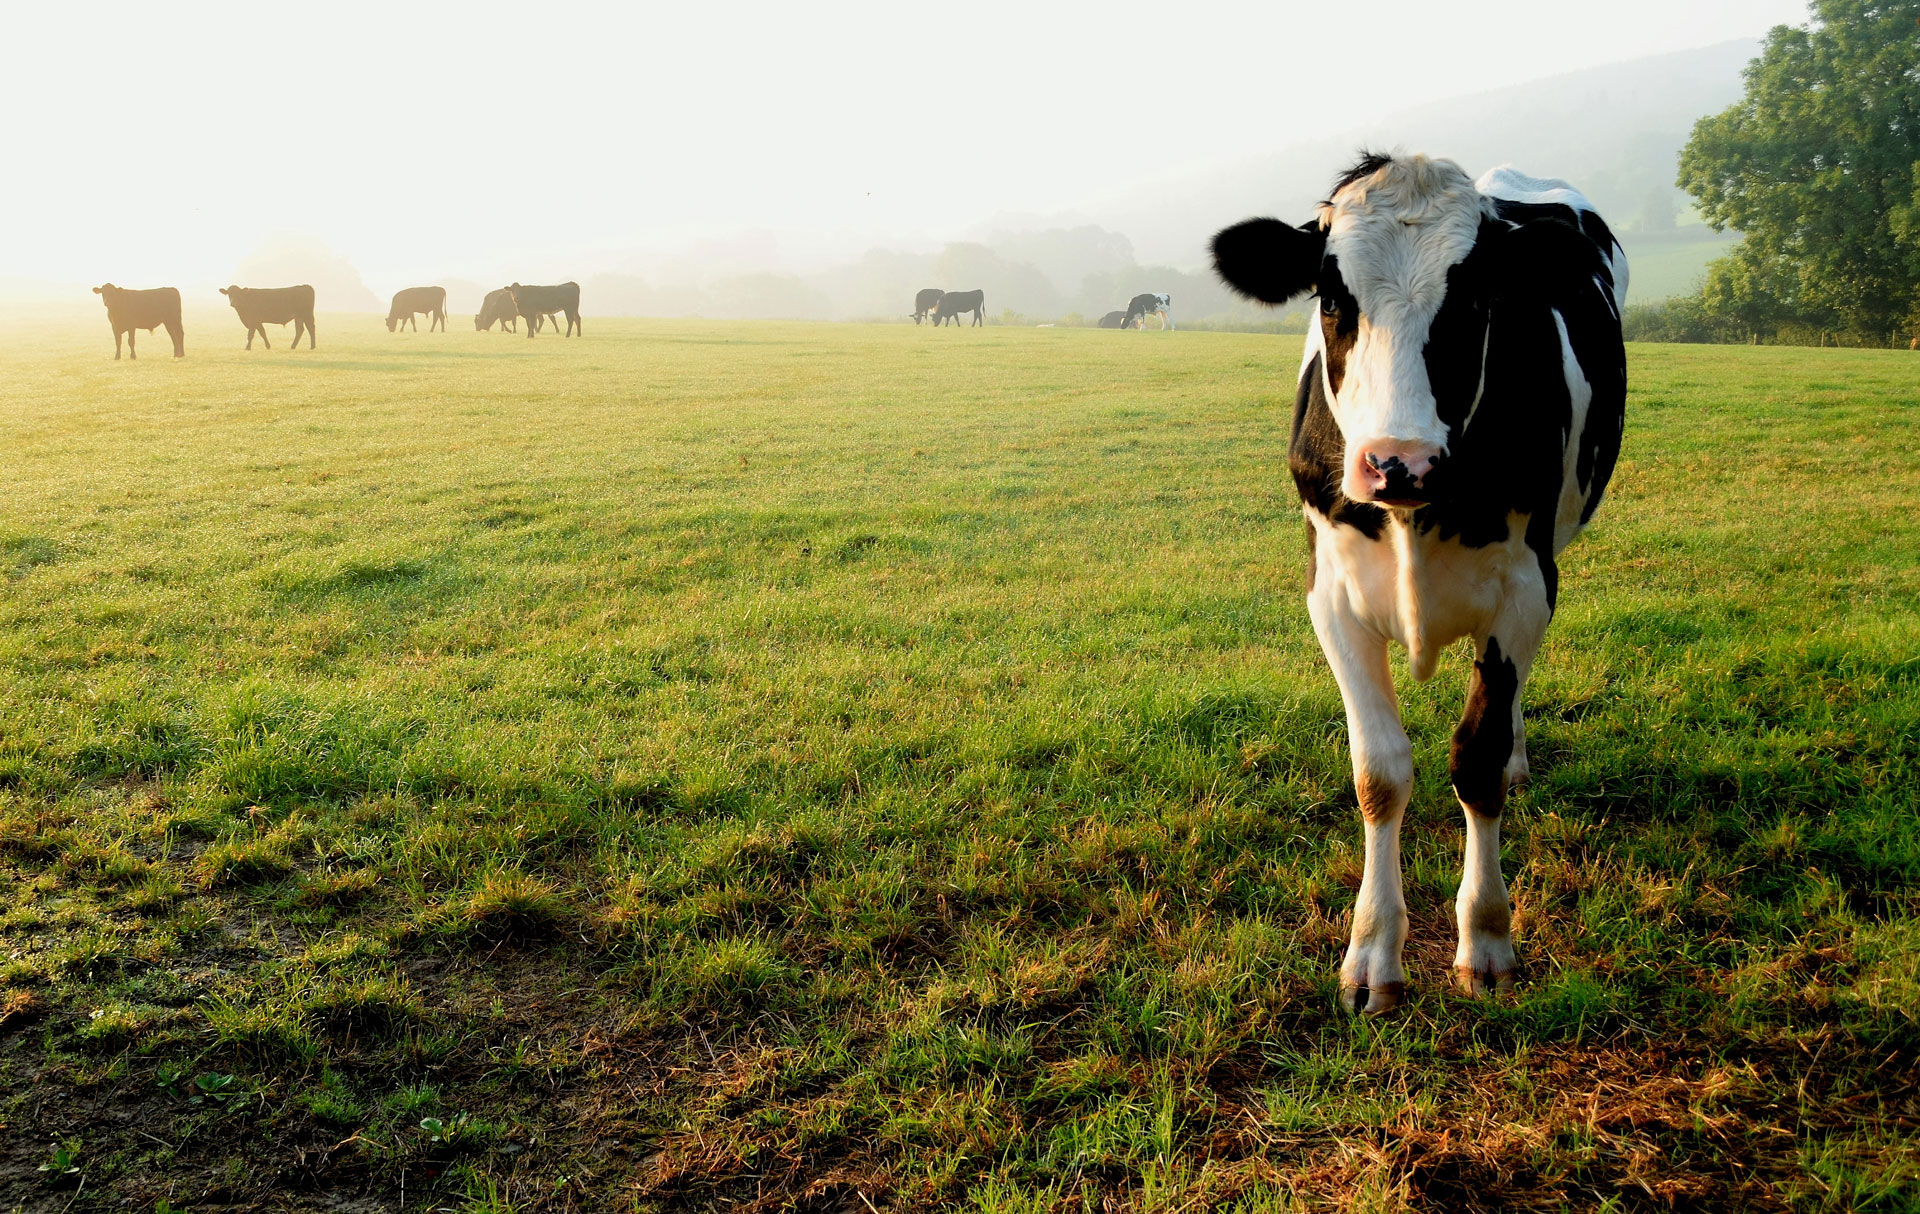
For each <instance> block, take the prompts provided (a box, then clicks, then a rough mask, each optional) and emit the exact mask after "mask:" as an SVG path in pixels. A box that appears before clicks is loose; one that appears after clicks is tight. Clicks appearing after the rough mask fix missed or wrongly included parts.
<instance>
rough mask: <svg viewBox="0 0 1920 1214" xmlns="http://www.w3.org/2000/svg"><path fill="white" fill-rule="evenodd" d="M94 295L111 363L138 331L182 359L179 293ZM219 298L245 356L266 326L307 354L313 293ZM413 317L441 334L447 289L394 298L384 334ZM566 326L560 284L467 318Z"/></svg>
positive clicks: (517, 294) (131, 354)
mask: <svg viewBox="0 0 1920 1214" xmlns="http://www.w3.org/2000/svg"><path fill="white" fill-rule="evenodd" d="M93 293H94V294H95V295H98V296H99V297H100V300H101V302H102V303H104V304H106V305H107V323H108V324H109V325H110V326H112V328H113V356H114V357H115V358H119V357H120V343H121V339H122V338H123V337H124V338H125V339H126V347H127V357H128V358H138V357H139V355H138V354H137V353H135V351H134V344H133V339H134V334H135V332H136V331H138V330H141V329H144V330H146V331H147V332H149V333H151V332H153V331H154V330H155V329H165V330H166V331H167V336H168V337H171V338H172V339H173V356H174V357H175V358H185V357H186V355H187V340H186V331H185V329H183V328H182V327H181V324H180V292H179V290H177V289H176V288H174V287H154V288H153V289H151V290H146V291H133V290H129V289H127V288H126V287H116V286H114V285H113V284H112V283H107V284H105V285H104V286H98V287H95V288H94V289H93ZM220 294H222V295H224V296H226V297H227V302H228V303H230V304H232V305H233V310H234V313H235V314H236V315H238V316H239V317H240V323H241V324H243V325H245V326H246V329H247V349H249V350H251V349H253V338H254V334H256V333H257V334H259V335H260V344H261V345H263V346H266V348H267V349H269V350H271V349H273V345H272V343H270V342H268V341H267V330H266V326H267V325H292V326H293V348H294V349H296V350H297V349H299V348H300V337H301V335H302V334H303V333H304V334H305V335H306V338H307V349H309V350H311V349H313V348H314V328H313V288H312V287H310V286H308V285H306V284H304V283H303V284H301V285H300V286H297V287H240V286H231V287H221V288H220ZM420 316H425V317H426V318H427V331H428V332H429V333H431V332H432V331H433V329H434V326H436V325H438V326H439V328H440V331H441V332H443V333H444V332H445V331H446V328H447V289H446V288H445V287H408V288H407V289H405V290H404V291H400V292H399V293H397V294H395V295H394V297H393V305H392V307H390V308H388V309H387V332H389V333H391V332H393V331H394V330H396V329H399V328H400V327H401V326H403V325H411V326H413V329H414V331H415V332H418V331H419V329H420V322H419V320H418V319H417V318H418V317H420ZM558 316H565V317H566V318H567V328H566V335H567V336H568V337H572V336H573V335H574V334H576V333H583V332H585V330H584V329H583V328H582V327H581V324H580V284H579V283H577V282H563V283H560V284H559V285H557V286H550V287H528V286H522V285H521V284H519V283H517V282H516V283H513V284H512V285H510V286H505V287H501V288H500V289H499V290H498V291H489V292H488V293H487V298H486V300H485V302H483V303H482V304H481V305H480V314H479V315H478V316H476V317H474V318H473V327H474V328H476V329H488V330H490V329H492V328H493V326H494V325H495V324H496V323H498V324H499V326H500V331H501V332H503V333H504V332H508V331H513V332H518V331H519V327H518V325H517V323H516V321H517V320H521V319H524V320H525V321H526V322H527V336H528V337H532V336H533V335H534V334H535V333H538V332H539V331H540V329H541V327H542V324H543V322H551V323H552V324H553V325H554V327H556V328H558V327H559V322H558V321H557V320H556V319H555V318H556V317H558Z"/></svg>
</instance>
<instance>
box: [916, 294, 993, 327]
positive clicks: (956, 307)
mask: <svg viewBox="0 0 1920 1214" xmlns="http://www.w3.org/2000/svg"><path fill="white" fill-rule="evenodd" d="M967 312H971V313H973V323H974V324H975V325H983V324H985V323H987V293H986V292H985V291H942V292H941V293H940V298H939V299H937V300H935V301H934V304H933V307H932V308H931V309H929V310H928V312H927V315H929V316H931V317H932V318H933V323H934V324H935V325H940V324H943V323H945V322H946V321H949V320H951V321H952V322H953V323H954V324H956V325H957V324H959V323H960V317H961V315H962V314H963V313H967Z"/></svg>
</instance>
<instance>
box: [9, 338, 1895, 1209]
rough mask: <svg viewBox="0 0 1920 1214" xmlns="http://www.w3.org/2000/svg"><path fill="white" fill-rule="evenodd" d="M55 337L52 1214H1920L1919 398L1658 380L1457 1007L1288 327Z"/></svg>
mask: <svg viewBox="0 0 1920 1214" xmlns="http://www.w3.org/2000/svg"><path fill="white" fill-rule="evenodd" d="M453 319H454V321H455V325H454V330H453V331H452V332H450V333H447V334H437V333H436V334H431V335H429V334H427V333H419V334H412V333H407V334H401V335H390V334H388V333H387V332H386V331H385V329H384V328H383V326H382V325H381V322H380V320H379V319H378V318H377V317H352V316H326V315H323V316H322V317H321V318H320V324H319V339H320V349H319V350H318V351H317V352H312V353H310V352H308V351H306V350H304V349H302V350H300V351H298V352H289V351H287V350H286V349H285V348H284V342H283V341H281V340H279V337H278V335H279V334H280V333H281V332H282V331H281V330H272V331H271V332H272V333H273V334H274V335H275V343H274V344H275V348H274V349H273V350H272V351H271V352H267V351H263V350H260V349H258V348H256V349H255V350H254V351H253V352H252V353H251V354H247V353H244V352H243V351H242V350H241V349H240V345H241V342H242V336H241V334H240V331H239V326H238V324H237V322H235V321H234V320H233V319H232V317H231V315H228V314H221V313H212V312H209V313H207V314H204V315H198V314H196V315H194V316H192V317H190V318H189V330H188V334H187V349H188V357H187V358H186V359H185V360H184V361H180V362H175V361H173V360H172V359H170V358H167V357H163V355H164V354H165V353H166V350H167V346H166V342H165V340H164V337H163V336H161V335H155V336H153V337H147V336H144V335H143V338H142V344H141V348H142V351H143V355H144V356H143V357H142V358H141V359H140V360H139V361H138V362H119V363H116V362H114V361H112V358H111V335H110V333H109V332H108V331H107V325H106V322H105V319H104V317H103V316H102V317H95V318H93V319H91V320H87V321H84V322H80V321H76V322H73V323H68V322H65V321H61V322H58V323H54V322H45V323H38V324H36V323H32V322H25V323H18V324H12V325H10V326H9V328H8V338H7V341H6V342H5V344H4V345H0V890H4V894H3V895H0V899H3V900H0V1210H7V1209H12V1210H22V1211H42V1210H44V1211H66V1210H69V1209H70V1210H73V1211H75V1212H76V1214H77V1212H80V1211H88V1210H134V1211H141V1212H145V1211H167V1210H175V1211H191V1212H193V1214H206V1212H208V1211H225V1210H240V1209H269V1210H308V1209H325V1210H339V1211H346V1210H353V1211H361V1210H387V1209H398V1208H399V1207H400V1205H401V1204H402V1202H403V1201H404V1203H405V1207H406V1208H407V1209H416V1208H417V1209H421V1210H437V1209H451V1210H459V1211H494V1212H499V1211H507V1210H514V1211H563V1210H565V1211H621V1210H642V1211H669V1210H685V1209H708V1208H713V1209H721V1208H725V1209H742V1210H780V1209H800V1210H808V1211H862V1210H866V1211H872V1212H874V1214H879V1212H882V1211H910V1210H924V1209H933V1208H942V1209H960V1210H968V1209H971V1210H977V1211H980V1212H982V1214H1016V1212H1023V1214H1024V1212H1038V1211H1056V1210H1057V1211H1063V1212H1064V1211H1076V1212H1078V1211H1118V1210H1138V1211H1164V1212H1169V1214H1171V1212H1172V1211H1187V1210H1204V1209H1232V1210H1239V1211H1243V1212H1245V1214H1263V1212H1270V1211H1271V1212H1277V1211H1288V1210H1320V1209H1325V1210H1341V1211H1348V1210H1359V1211H1391V1210H1401V1209H1431V1210H1453V1209H1485V1210H1558V1209H1569V1208H1571V1209H1610V1210H1627V1209H1663V1210H1664V1209H1675V1208H1678V1209H1698V1210H1729V1209H1762V1210H1810V1211H1812V1210H1833V1211H1838V1210H1868V1209H1872V1210H1886V1211H1898V1210H1916V1209H1920V1148H1916V1135H1920V1072H1917V1071H1916V1068H1917V1067H1920V1022H1917V1020H1916V1017H1917V1016H1920V931H1917V930H1916V923H1917V921H1920V824H1917V823H1916V813H1915V803H1916V777H1920V523H1916V517H1917V515H1916V511H1915V509H1914V504H1915V502H1916V500H1920V458H1916V457H1915V454H1914V453H1915V452H1916V451H1920V356H1916V355H1910V354H1908V353H1907V352H1905V351H1900V352H1885V351H1878V352H1876V351H1840V350H1807V349H1787V348H1774V347H1767V348H1758V349H1754V348H1744V347H1741V348H1726V347H1682V346H1646V347H1638V348H1634V349H1633V350H1632V354H1631V357H1632V362H1633V369H1632V385H1633V388H1632V398H1631V402H1630V413H1629V421H1628V430H1627V439H1626V451H1625V454H1624V457H1623V459H1622V462H1621V465H1620V469H1619V472H1618V474H1617V475H1616V478H1615V482H1614V490H1613V492H1612V494H1611V495H1610V497H1609V500H1608V502H1607V505H1606V506H1605V508H1604V509H1603V510H1602V511H1601V513H1600V515H1599V516H1598V518H1597V520H1596V523H1595V526H1594V528H1593V529H1592V531H1591V532H1590V533H1589V534H1588V536H1587V537H1586V538H1585V539H1584V540H1582V541H1581V542H1580V543H1579V544H1578V545H1576V546H1575V547H1574V548H1573V549H1572V550H1570V551H1569V553H1568V554H1567V558H1566V561H1565V565H1564V576H1563V580H1562V583H1561V610H1560V614H1559V618H1558V620H1557V621H1556V622H1555V625H1554V627H1553V629H1552V631H1551V632H1550V633H1549V637H1548V641H1547V645H1546V648H1545V650H1544V653H1543V655H1542V658H1541V661H1540V664H1539V666H1538V667H1537V670H1536V675H1535V678H1534V680H1533V683H1532V686H1531V688H1530V693H1529V702H1528V720H1529V726H1528V728H1529V746H1530V752H1531V756H1532V761H1533V768H1534V773H1535V781H1536V782H1535V784H1534V785H1533V787H1532V788H1531V789H1530V790H1529V791H1527V792H1526V793H1524V794H1523V795H1521V796H1520V797H1518V798H1517V800H1516V802H1515V803H1514V805H1513V807H1512V811H1511V813H1510V815H1509V818H1508V824H1507V844H1506V861H1505V871H1506V873H1507V877H1508V881H1509V883H1510V885H1511V887H1512V890H1513V896H1514V901H1515V904H1516V909H1517V918H1516V925H1517V938H1518V944H1519V949H1520V955H1521V962H1522V966H1523V973H1522V981H1521V985H1520V987H1519V990H1518V991H1517V993H1516V994H1515V996H1514V997H1512V998H1511V999H1507V1000H1498V1001H1486V1002H1475V1001H1470V1000H1466V999H1462V998H1460V997H1457V996H1455V995H1454V994H1452V993H1451V992H1450V990H1449V987H1448V984H1447V980H1448V977H1449V975H1448V963H1449V959H1450V957H1451V953H1452V947H1453V940H1452V931H1453V928H1452V918H1451V898H1452V895H1453V892H1454V888H1455V882H1456V879H1457V873H1458V863H1459V858H1458V852H1459V846H1460V840H1461V830H1460V824H1459V810H1458V808H1457V806H1456V805H1455V804H1454V802H1453V800H1452V798H1451V796H1450V794H1449V792H1448V789H1447V784H1446V753H1447V742H1448V738H1449V735H1450V733H1451V730H1452V726H1453V722H1454V720H1455V719H1456V716H1457V714H1458V711H1459V709H1460V706H1461V701H1462V696H1463V690H1464V683H1465V676H1466V669H1467V664H1466V659H1465V656H1464V654H1456V655H1455V656H1454V657H1453V658H1451V659H1450V660H1448V661H1446V662H1445V663H1443V666H1442V671H1441V674H1440V675H1439V676H1438V677H1437V678H1436V679H1434V680H1433V681H1432V682H1431V683H1430V684H1427V685H1424V686H1413V685H1411V684H1410V683H1407V682H1406V681H1405V679H1404V666H1402V667H1400V671H1401V674H1402V676H1403V679H1402V681H1403V692H1404V707H1405V715H1406V718H1407V723H1408V727H1409V729H1410V731H1411V733H1412V735H1413V737H1414V745H1415V753H1416V763H1417V766H1418V770H1419V784H1418V788H1417V791H1416V793H1415V797H1414V802H1413V807H1412V809H1411V811H1410V824H1409V827H1408V830H1407V835H1406V839H1407V843H1406V846H1407V894H1408V899H1409V902H1410V905H1411V909H1412V918H1413V925H1414V928H1413V930H1414V935H1413V942H1412V944H1411V946H1410V949H1409V958H1408V968H1409V974H1410V977H1411V979H1412V982H1413V986H1412V988H1411V990H1410V997H1409V1003H1408V1006H1406V1007H1405V1008H1404V1009H1403V1010H1402V1011H1401V1012H1400V1013H1398V1014H1397V1015H1395V1016H1393V1017H1392V1018H1389V1019H1386V1020H1383V1021H1378V1022H1374V1021H1357V1020H1354V1019H1351V1018H1349V1017H1347V1016H1345V1015H1344V1014H1342V1013H1341V1012H1340V1010H1339V1008H1338V1004H1337V999H1336V993H1337V992H1336V985H1337V978H1336V970H1337V966H1338V964H1339V958H1340V955H1341V952H1342V949H1343V947H1344V942H1345V932H1346V925H1347V918H1348V913H1349V910H1350V907H1351V904H1352V899H1353V893H1354V890H1355V888H1356V887H1357V884H1358V880H1359V875H1360V852H1359V849H1358V841H1359V824H1358V820H1357V814H1356V811H1355V809H1354V804H1353V796H1352V787H1351V779H1350V776H1349V771H1348V766H1347V755H1346V744H1345V736H1344V734H1345V730H1344V725H1343V723H1342V719H1341V707H1340V700H1339V696H1338V693H1337V691H1336V689H1335V687H1334V685H1333V680H1332V678H1331V676H1330V675H1329V674H1328V672H1327V671H1326V669H1325V666H1324V664H1323V662H1322V660H1321V658H1320V655H1319V652H1318V649H1317V647H1316V645H1315V644H1314V641H1313V637H1312V634H1311V631H1310V629H1309V627H1308V624H1307V620H1306V614H1305V610H1304V606H1303V604H1302V600H1301V580H1302V579H1301V575H1302V565H1303V560H1304V544H1303V538H1302V526H1301V521H1300V517H1299V513H1298V508H1297V505H1296V503H1295V498H1294V494H1293V489H1292V487H1291V484H1290V482H1289V479H1288V477H1287V474H1286V469H1285V439H1286V428H1287V422H1288V416H1289V412H1290V407H1291V398H1292V392H1291V383H1292V379H1293V375H1294V370H1295V365H1296V362H1297V358H1298V350H1299V344H1298V343H1299V339H1298V338H1291V337H1277V336H1259V335H1246V334H1224V333H1188V332H1178V333H1169V334H1161V333H1116V332H1111V331H1099V330H1068V329H1012V328H1000V327H989V328H984V329H973V330H955V329H943V330H939V331H934V330H930V329H925V328H919V329H916V328H913V327H911V326H905V325H894V326H873V327H867V326H853V325H802V324H771V323H769V324H750V323H727V324H721V323H704V322H695V321H684V322H680V321H675V322H668V321H637V320H636V321H607V320H600V319H597V318H595V317H594V316H592V315H591V313H590V312H589V314H588V316H587V319H586V336H585V337H584V338H582V339H578V340H573V341H568V340H565V339H562V338H560V337H557V336H554V335H552V334H543V335H542V336H541V337H539V338H537V339H535V340H532V341H529V340H528V339H527V338H526V337H525V336H524V335H520V336H513V335H500V334H481V333H474V332H473V331H472V330H471V327H470V326H469V325H468V323H467V320H466V318H464V317H455V318H453Z"/></svg>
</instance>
